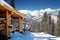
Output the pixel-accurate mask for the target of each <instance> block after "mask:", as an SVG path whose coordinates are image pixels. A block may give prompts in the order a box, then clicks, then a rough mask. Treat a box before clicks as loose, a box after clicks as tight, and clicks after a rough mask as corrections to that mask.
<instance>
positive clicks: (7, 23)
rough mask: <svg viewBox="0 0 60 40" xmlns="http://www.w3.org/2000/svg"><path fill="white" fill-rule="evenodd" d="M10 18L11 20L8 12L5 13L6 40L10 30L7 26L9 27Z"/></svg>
mask: <svg viewBox="0 0 60 40" xmlns="http://www.w3.org/2000/svg"><path fill="white" fill-rule="evenodd" d="M10 18H11V15H10V14H9V12H8V11H6V36H7V37H6V38H7V40H8V36H9V35H10V30H9V27H8V26H9V25H10V22H11V21H10Z"/></svg>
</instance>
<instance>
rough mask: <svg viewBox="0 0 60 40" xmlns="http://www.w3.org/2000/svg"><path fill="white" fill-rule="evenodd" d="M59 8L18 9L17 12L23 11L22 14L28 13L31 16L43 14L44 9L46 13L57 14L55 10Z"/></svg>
mask: <svg viewBox="0 0 60 40" xmlns="http://www.w3.org/2000/svg"><path fill="white" fill-rule="evenodd" d="M59 10H60V8H58V9H51V8H47V9H41V10H33V11H32V10H19V12H21V13H23V14H30V15H31V16H36V17H38V16H39V15H43V14H44V12H45V11H47V13H48V14H49V13H50V14H57V11H59Z"/></svg>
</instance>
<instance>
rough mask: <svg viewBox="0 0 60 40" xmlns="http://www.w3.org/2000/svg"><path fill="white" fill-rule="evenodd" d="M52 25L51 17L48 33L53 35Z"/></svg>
mask: <svg viewBox="0 0 60 40" xmlns="http://www.w3.org/2000/svg"><path fill="white" fill-rule="evenodd" d="M51 29H52V24H51V16H50V15H49V22H48V33H50V34H51V33H52V30H51Z"/></svg>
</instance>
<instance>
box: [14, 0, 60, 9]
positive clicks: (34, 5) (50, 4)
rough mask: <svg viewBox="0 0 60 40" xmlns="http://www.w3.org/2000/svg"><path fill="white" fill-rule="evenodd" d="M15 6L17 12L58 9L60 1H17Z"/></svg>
mask: <svg viewBox="0 0 60 40" xmlns="http://www.w3.org/2000/svg"><path fill="white" fill-rule="evenodd" d="M15 4H16V9H17V10H20V9H21V10H23V9H25V10H40V9H46V8H52V9H57V8H59V7H60V0H15Z"/></svg>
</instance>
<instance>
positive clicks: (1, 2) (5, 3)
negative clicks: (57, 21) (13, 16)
mask: <svg viewBox="0 0 60 40" xmlns="http://www.w3.org/2000/svg"><path fill="white" fill-rule="evenodd" d="M0 4H1V5H6V6H8V7H10V8H13V7H12V6H10V5H9V4H8V3H7V2H5V1H4V0H0Z"/></svg>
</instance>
